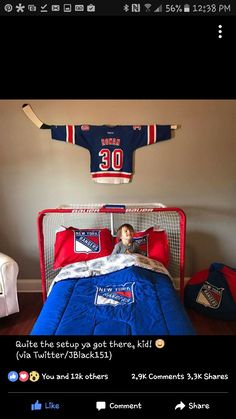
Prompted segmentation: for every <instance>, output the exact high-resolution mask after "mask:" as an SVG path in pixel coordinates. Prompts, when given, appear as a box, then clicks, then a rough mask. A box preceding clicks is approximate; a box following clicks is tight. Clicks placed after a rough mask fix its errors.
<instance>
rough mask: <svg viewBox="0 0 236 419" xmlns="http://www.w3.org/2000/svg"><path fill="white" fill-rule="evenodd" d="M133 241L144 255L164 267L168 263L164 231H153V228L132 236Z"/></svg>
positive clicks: (167, 248)
mask: <svg viewBox="0 0 236 419" xmlns="http://www.w3.org/2000/svg"><path fill="white" fill-rule="evenodd" d="M134 240H135V241H136V242H137V243H138V245H139V246H140V249H141V250H143V251H144V252H145V253H146V255H147V256H148V257H149V258H151V259H155V260H157V261H158V262H161V263H162V264H163V265H164V266H165V267H167V266H168V262H169V247H168V238H167V234H166V232H165V230H154V228H153V227H150V228H148V229H147V230H145V231H140V232H138V233H135V234H134Z"/></svg>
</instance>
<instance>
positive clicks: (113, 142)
mask: <svg viewBox="0 0 236 419" xmlns="http://www.w3.org/2000/svg"><path fill="white" fill-rule="evenodd" d="M101 143H102V146H104V145H116V146H117V145H118V146H119V145H120V138H102V139H101Z"/></svg>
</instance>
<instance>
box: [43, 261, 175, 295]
mask: <svg viewBox="0 0 236 419" xmlns="http://www.w3.org/2000/svg"><path fill="white" fill-rule="evenodd" d="M129 266H139V267H140V268H145V269H150V270H151V271H154V272H159V273H163V274H165V275H168V277H169V278H170V279H171V280H172V278H171V275H170V273H169V272H168V270H167V269H166V268H165V267H164V265H162V263H160V262H157V261H156V260H154V259H150V258H148V257H146V256H142V255H140V254H138V253H133V254H118V255H111V256H104V257H102V258H97V259H92V260H88V261H87V262H76V263H72V264H71V265H67V266H65V267H64V268H62V269H61V270H60V272H59V274H58V275H57V276H56V277H55V278H54V280H53V282H52V284H51V286H50V288H49V290H48V294H49V293H50V292H51V290H52V287H53V285H54V284H55V282H58V281H61V280H63V279H68V278H88V277H90V276H97V275H104V274H108V273H111V272H115V271H119V270H121V269H124V268H127V267H129Z"/></svg>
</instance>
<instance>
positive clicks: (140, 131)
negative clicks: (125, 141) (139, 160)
mask: <svg viewBox="0 0 236 419" xmlns="http://www.w3.org/2000/svg"><path fill="white" fill-rule="evenodd" d="M133 130H134V134H133V141H132V143H133V146H134V149H136V148H139V147H144V146H145V145H151V144H155V143H157V142H159V141H163V140H169V139H170V138H171V125H142V126H140V127H138V128H136V126H134V127H133Z"/></svg>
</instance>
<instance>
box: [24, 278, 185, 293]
mask: <svg viewBox="0 0 236 419" xmlns="http://www.w3.org/2000/svg"><path fill="white" fill-rule="evenodd" d="M189 279H190V278H189V277H186V278H184V283H185V284H186V283H187V282H188V280H189ZM173 281H174V285H175V288H176V289H177V290H179V280H178V278H173ZM17 291H18V292H42V287H41V279H18V281H17Z"/></svg>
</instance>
